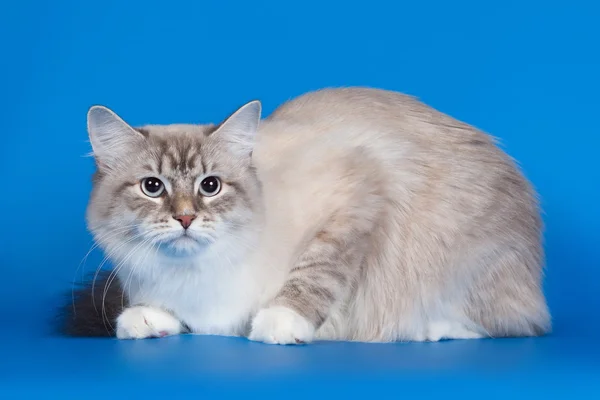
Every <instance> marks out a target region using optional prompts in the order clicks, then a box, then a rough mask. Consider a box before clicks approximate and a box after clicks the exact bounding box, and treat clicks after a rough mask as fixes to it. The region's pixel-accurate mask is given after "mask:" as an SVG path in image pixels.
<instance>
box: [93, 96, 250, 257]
mask: <svg viewBox="0 0 600 400" xmlns="http://www.w3.org/2000/svg"><path fill="white" fill-rule="evenodd" d="M260 110H261V106H260V103H259V102H258V101H254V102H250V103H248V104H246V105H245V106H243V107H241V108H240V109H239V110H238V111H236V112H235V113H234V114H232V115H231V116H230V117H229V118H227V119H226V120H225V121H224V122H222V123H221V124H220V125H218V126H214V125H150V126H144V127H141V128H133V127H131V126H129V125H128V124H127V123H125V122H124V121H123V120H122V119H121V118H119V117H118V116H117V115H116V114H115V113H113V112H112V111H110V110H109V109H107V108H105V107H100V106H95V107H92V108H91V109H90V111H89V113H88V132H89V136H90V141H91V144H92V148H93V155H94V158H95V160H96V166H97V172H96V175H95V178H94V188H93V192H92V196H91V200H90V204H89V207H88V213H87V220H88V226H89V228H90V230H91V231H92V232H93V234H94V236H95V239H96V240H97V241H98V242H99V243H100V244H101V246H102V247H103V248H104V249H105V250H106V251H108V252H111V251H112V252H113V253H114V254H115V255H116V256H117V257H118V256H119V254H120V255H121V256H124V255H125V253H126V252H133V251H137V252H140V251H142V252H154V253H156V254H163V255H165V256H167V257H179V258H180V257H187V256H193V255H196V254H199V253H202V252H207V251H211V247H212V246H214V245H215V244H218V243H219V242H222V241H225V240H228V239H231V238H234V237H239V235H240V231H243V230H244V229H245V228H247V227H249V226H250V225H251V224H252V222H253V216H254V214H255V211H256V209H257V207H259V206H260V205H259V198H260V188H259V183H258V180H257V177H256V175H255V171H254V169H253V167H252V160H251V157H252V148H253V143H254V136H255V134H256V131H257V129H258V125H259V121H260ZM119 248H120V249H122V250H119Z"/></svg>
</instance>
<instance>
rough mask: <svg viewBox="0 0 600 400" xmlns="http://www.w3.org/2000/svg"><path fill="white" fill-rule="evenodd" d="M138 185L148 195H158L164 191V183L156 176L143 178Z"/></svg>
mask: <svg viewBox="0 0 600 400" xmlns="http://www.w3.org/2000/svg"><path fill="white" fill-rule="evenodd" d="M140 186H141V188H142V192H144V194H145V195H146V196H148V197H159V196H160V195H161V194H163V192H164V191H165V184H164V183H162V181H161V180H160V179H158V178H153V177H151V178H144V179H142V182H141V183H140Z"/></svg>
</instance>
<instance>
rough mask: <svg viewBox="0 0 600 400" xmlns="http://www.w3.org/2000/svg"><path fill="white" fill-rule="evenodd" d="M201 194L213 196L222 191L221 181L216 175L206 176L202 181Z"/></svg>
mask: <svg viewBox="0 0 600 400" xmlns="http://www.w3.org/2000/svg"><path fill="white" fill-rule="evenodd" d="M199 191H200V194H201V195H202V196H204V197H212V196H215V195H216V194H218V193H219V192H220V191H221V181H220V180H219V178H217V177H216V176H209V177H206V178H204V179H203V180H202V182H200V188H199Z"/></svg>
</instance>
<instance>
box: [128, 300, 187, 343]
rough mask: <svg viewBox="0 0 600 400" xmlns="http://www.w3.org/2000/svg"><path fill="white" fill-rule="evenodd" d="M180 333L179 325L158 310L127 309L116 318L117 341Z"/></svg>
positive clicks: (143, 308) (169, 315)
mask: <svg viewBox="0 0 600 400" xmlns="http://www.w3.org/2000/svg"><path fill="white" fill-rule="evenodd" d="M179 333H181V323H180V322H179V321H178V320H177V319H176V318H175V317H173V316H172V315H171V314H169V313H167V312H165V311H163V310H160V309H158V308H152V307H145V306H136V307H131V308H127V309H126V310H125V311H123V313H122V314H121V315H119V317H118V318H117V337H118V338H119V339H144V338H149V337H163V336H169V335H177V334H179Z"/></svg>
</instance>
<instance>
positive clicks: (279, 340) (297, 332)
mask: <svg viewBox="0 0 600 400" xmlns="http://www.w3.org/2000/svg"><path fill="white" fill-rule="evenodd" d="M314 335H315V328H314V326H313V324H312V323H311V322H310V321H308V320H307V319H306V318H304V317H303V316H301V315H300V314H298V313H297V312H296V311H294V310H292V309H290V308H288V307H283V306H275V307H269V308H264V309H262V310H260V311H259V312H258V314H256V317H254V321H252V332H251V333H250V336H249V337H248V338H249V339H250V340H254V341H258V342H264V343H270V344H297V343H309V342H311V341H312V339H313V337H314Z"/></svg>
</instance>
